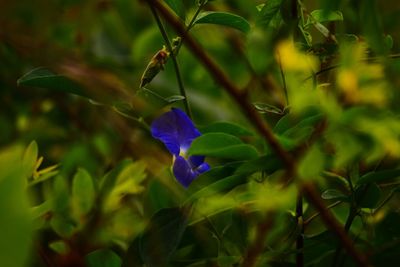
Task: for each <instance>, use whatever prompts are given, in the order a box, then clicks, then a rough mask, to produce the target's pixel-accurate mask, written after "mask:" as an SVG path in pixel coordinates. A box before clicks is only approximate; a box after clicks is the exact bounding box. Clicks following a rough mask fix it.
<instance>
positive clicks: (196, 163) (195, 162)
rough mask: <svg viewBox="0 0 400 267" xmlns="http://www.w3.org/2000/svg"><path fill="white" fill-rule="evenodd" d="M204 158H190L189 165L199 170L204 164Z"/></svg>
mask: <svg viewBox="0 0 400 267" xmlns="http://www.w3.org/2000/svg"><path fill="white" fill-rule="evenodd" d="M204 158H205V157H204V156H190V157H189V164H190V166H191V167H192V168H197V167H198V166H200V165H201V164H202V163H203V162H204Z"/></svg>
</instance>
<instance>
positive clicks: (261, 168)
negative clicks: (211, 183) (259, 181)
mask: <svg viewBox="0 0 400 267" xmlns="http://www.w3.org/2000/svg"><path fill="white" fill-rule="evenodd" d="M282 167H283V163H282V161H281V160H280V159H279V158H277V157H276V156H275V155H266V156H262V157H259V158H257V159H254V160H249V161H247V162H245V163H243V164H242V165H241V166H239V168H237V170H236V172H235V173H236V174H243V175H250V174H253V173H255V172H266V173H267V174H270V173H273V172H275V171H277V170H279V169H281V168H282Z"/></svg>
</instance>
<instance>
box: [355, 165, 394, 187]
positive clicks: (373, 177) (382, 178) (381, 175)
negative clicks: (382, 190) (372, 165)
mask: <svg viewBox="0 0 400 267" xmlns="http://www.w3.org/2000/svg"><path fill="white" fill-rule="evenodd" d="M398 177H400V169H393V170H384V171H377V172H369V173H367V174H364V175H363V176H361V177H360V178H359V179H358V180H357V184H359V185H362V184H368V183H380V182H386V181H390V180H393V179H395V178H398Z"/></svg>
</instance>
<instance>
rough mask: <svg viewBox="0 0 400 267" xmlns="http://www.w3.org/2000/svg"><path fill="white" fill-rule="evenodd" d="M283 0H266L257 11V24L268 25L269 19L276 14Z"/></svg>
mask: <svg viewBox="0 0 400 267" xmlns="http://www.w3.org/2000/svg"><path fill="white" fill-rule="evenodd" d="M282 1H283V0H268V1H266V2H265V4H264V5H263V6H262V8H261V10H260V11H259V17H258V20H257V24H259V25H264V26H268V25H269V23H270V22H271V20H272V19H273V18H274V17H275V15H277V14H278V12H279V10H280V7H281V5H282Z"/></svg>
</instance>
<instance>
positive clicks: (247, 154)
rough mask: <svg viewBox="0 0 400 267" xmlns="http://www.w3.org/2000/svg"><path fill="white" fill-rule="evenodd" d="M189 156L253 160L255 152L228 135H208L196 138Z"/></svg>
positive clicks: (252, 148)
mask: <svg viewBox="0 0 400 267" xmlns="http://www.w3.org/2000/svg"><path fill="white" fill-rule="evenodd" d="M188 154H189V155H203V156H211V157H217V158H226V159H237V160H240V159H254V158H256V157H257V156H258V153H257V150H256V149H255V148H254V147H253V146H250V145H246V144H243V142H242V141H241V140H240V139H239V138H237V137H235V136H233V135H229V134H224V133H208V134H204V135H202V136H200V137H198V138H196V139H195V140H194V141H193V143H192V145H191V146H190V148H189V151H188Z"/></svg>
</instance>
